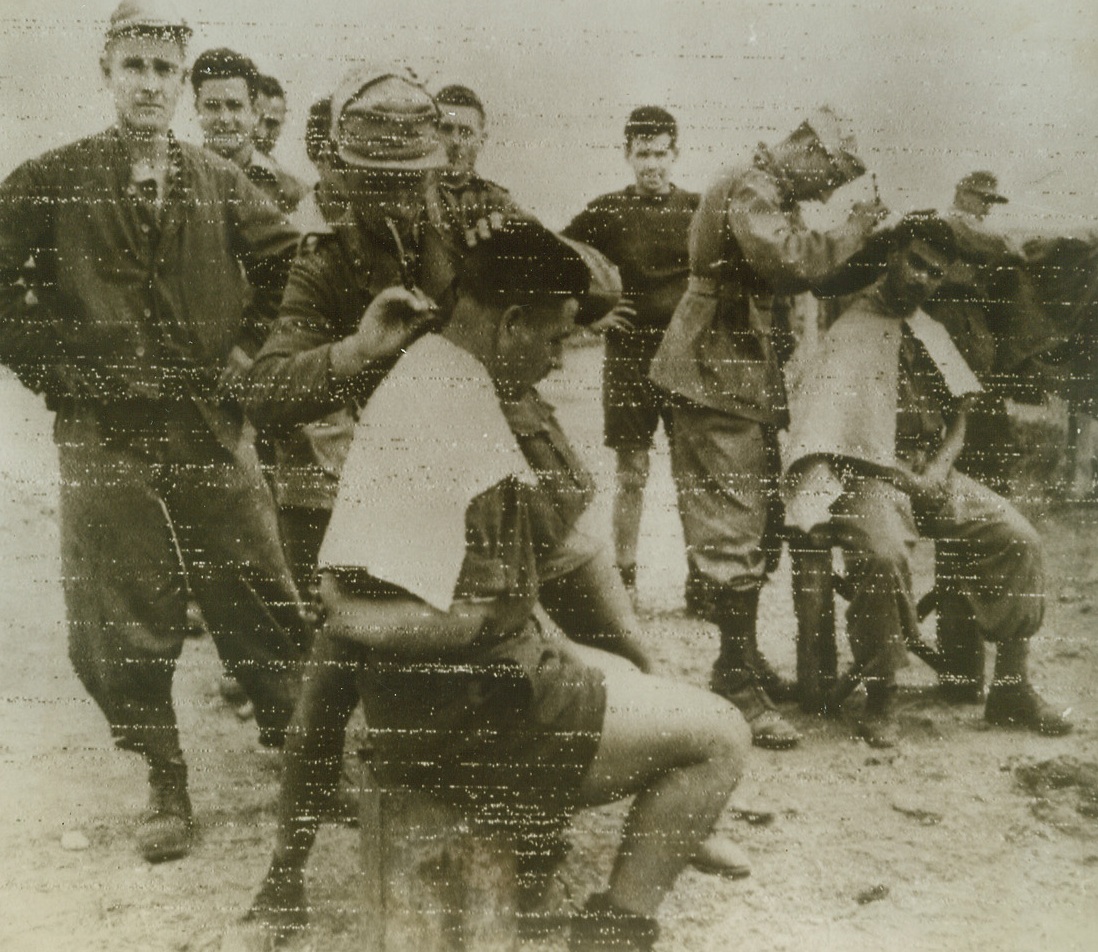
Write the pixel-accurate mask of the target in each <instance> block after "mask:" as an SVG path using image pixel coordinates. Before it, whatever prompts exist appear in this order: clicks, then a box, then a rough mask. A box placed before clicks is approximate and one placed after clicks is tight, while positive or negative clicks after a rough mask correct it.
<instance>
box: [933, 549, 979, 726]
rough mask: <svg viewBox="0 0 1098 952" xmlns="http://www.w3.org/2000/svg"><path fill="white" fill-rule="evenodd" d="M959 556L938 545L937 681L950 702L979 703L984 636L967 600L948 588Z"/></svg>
mask: <svg viewBox="0 0 1098 952" xmlns="http://www.w3.org/2000/svg"><path fill="white" fill-rule="evenodd" d="M958 561H959V556H957V555H956V554H954V553H951V552H949V551H948V549H947V548H946V547H944V546H940V547H939V549H938V552H937V554H936V570H935V574H936V576H937V585H936V588H937V599H936V601H937V606H938V654H939V656H940V658H941V665H940V667H939V670H938V685H939V691H940V692H941V695H942V697H943V698H944V699H945V700H946V701H948V702H949V703H950V704H979V703H980V701H982V700H983V698H984V637H983V633H982V632H981V631H980V629H979V628H977V627H976V619H975V618H974V617H973V615H972V612H971V611H970V610H969V607H968V604H967V602H965V600H964V599H963V598H962V597H961V596H960V595H955V594H953V593H951V592H950V591H949V581H950V579H951V578H952V577H953V575H954V573H957V572H960V571H961V569H960V567H959V565H958Z"/></svg>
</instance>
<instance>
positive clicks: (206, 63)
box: [191, 48, 306, 213]
mask: <svg viewBox="0 0 1098 952" xmlns="http://www.w3.org/2000/svg"><path fill="white" fill-rule="evenodd" d="M191 86H193V87H194V108H195V112H197V113H198V122H199V125H201V126H202V133H203V135H204V136H205V139H206V148H207V149H210V150H211V151H212V152H216V153H217V154H218V155H220V156H221V157H222V158H225V159H229V160H230V161H232V162H235V163H236V164H237V165H239V166H240V167H241V168H242V169H243V170H244V174H245V175H247V176H248V178H249V179H251V180H252V182H253V183H254V184H255V185H256V186H258V187H259V189H260V190H261V191H263V192H264V193H265V194H266V195H267V196H268V197H269V198H270V199H271V201H273V202H274V203H275V204H276V205H277V206H278V207H279V208H280V209H282V211H283V212H286V213H289V212H292V211H293V210H294V208H295V207H297V203H298V202H300V201H301V199H302V198H304V196H305V192H306V188H305V184H304V183H303V182H300V181H298V180H297V179H296V178H294V176H292V175H291V174H290V173H289V172H287V171H285V170H284V169H282V168H280V167H279V166H278V165H276V164H275V163H274V162H273V161H272V160H271V159H269V158H268V157H267V156H266V155H265V154H264V153H262V152H260V151H259V150H257V149H256V147H255V139H254V138H253V137H254V135H255V129H256V124H257V122H258V121H259V113H258V112H257V111H256V102H257V97H258V96H259V71H258V70H257V69H256V68H255V63H253V62H252V61H251V60H250V59H248V57H246V56H242V55H241V54H240V53H237V52H235V51H233V50H229V49H224V48H218V49H213V50H206V52H204V53H202V54H201V55H199V56H198V58H197V59H195V61H194V66H193V67H191Z"/></svg>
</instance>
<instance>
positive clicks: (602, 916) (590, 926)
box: [568, 893, 660, 952]
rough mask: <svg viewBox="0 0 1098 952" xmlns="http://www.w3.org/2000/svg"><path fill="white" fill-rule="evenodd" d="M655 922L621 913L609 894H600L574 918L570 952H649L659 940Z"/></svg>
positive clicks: (588, 901) (569, 942) (569, 944)
mask: <svg viewBox="0 0 1098 952" xmlns="http://www.w3.org/2000/svg"><path fill="white" fill-rule="evenodd" d="M659 935H660V927H659V925H658V923H657V922H656V920H655V919H652V918H649V917H648V916H638V915H634V914H633V913H631V912H626V911H625V910H624V909H619V908H618V907H617V906H615V905H614V904H613V903H612V902H611V901H610V894H609V893H596V894H595V895H593V896H591V898H590V899H588V900H587V902H586V903H585V904H584V906H583V909H582V911H580V912H578V913H576V915H574V916H573V917H572V932H571V935H570V936H569V938H568V949H569V952H610V950H614V952H648V950H650V949H651V948H652V946H654V945H655V944H656V939H658V938H659Z"/></svg>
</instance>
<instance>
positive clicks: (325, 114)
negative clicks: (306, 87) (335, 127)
mask: <svg viewBox="0 0 1098 952" xmlns="http://www.w3.org/2000/svg"><path fill="white" fill-rule="evenodd" d="M325 153H328V156H329V158H335V150H334V149H333V148H332V97H331V96H325V97H324V98H323V99H318V100H317V101H316V102H314V103H313V104H312V105H311V106H310V107H309V117H308V118H307V119H306V120H305V154H306V155H307V156H308V157H309V161H310V162H312V163H313V165H316V164H317V163H318V162H319V161H320V159H322V158H323V157H324V155H325Z"/></svg>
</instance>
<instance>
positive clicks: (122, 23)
mask: <svg viewBox="0 0 1098 952" xmlns="http://www.w3.org/2000/svg"><path fill="white" fill-rule="evenodd" d="M193 32H194V31H193V30H192V29H191V28H190V27H189V26H188V25H187V21H186V20H185V19H183V16H182V14H180V12H179V11H178V10H177V9H176V6H175V4H174V3H173V2H172V0H122V2H121V3H120V4H118V6H117V7H116V8H115V11H114V13H112V14H111V19H110V23H109V24H108V26H107V39H108V40H111V39H114V38H115V37H118V36H125V35H126V34H129V33H170V34H172V35H173V36H175V37H177V38H178V39H179V40H180V41H181V42H184V43H185V42H186V41H187V40H189V39H190V38H191V34H192V33H193Z"/></svg>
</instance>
